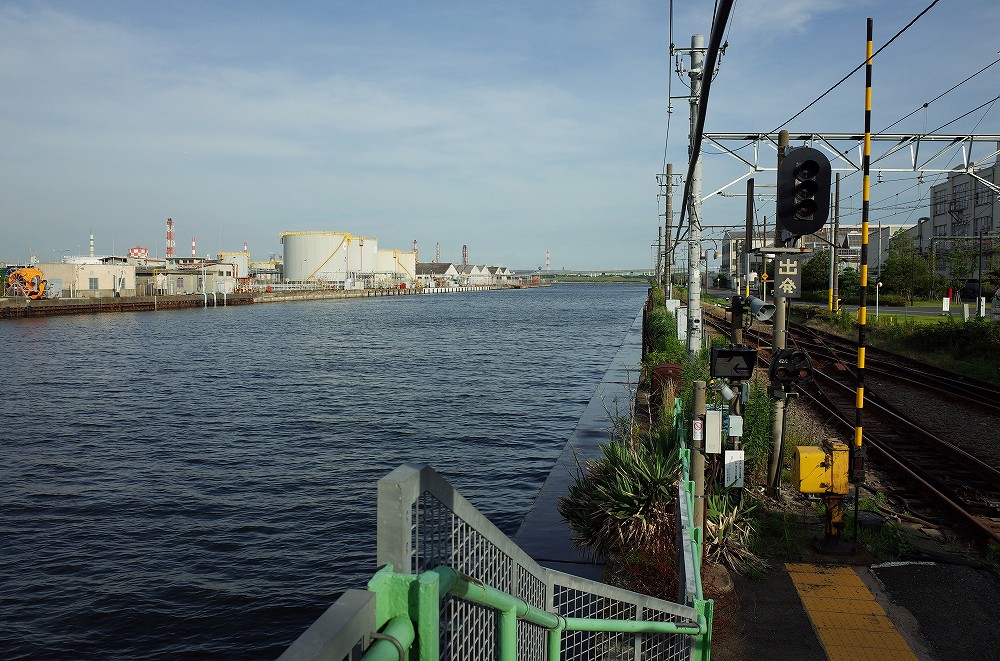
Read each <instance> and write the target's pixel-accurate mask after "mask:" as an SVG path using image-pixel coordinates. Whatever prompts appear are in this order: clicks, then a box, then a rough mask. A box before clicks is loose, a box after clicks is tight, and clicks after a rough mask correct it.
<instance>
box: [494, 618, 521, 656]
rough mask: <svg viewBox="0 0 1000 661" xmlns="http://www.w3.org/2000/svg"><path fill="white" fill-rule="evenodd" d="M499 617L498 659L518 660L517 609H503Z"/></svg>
mask: <svg viewBox="0 0 1000 661" xmlns="http://www.w3.org/2000/svg"><path fill="white" fill-rule="evenodd" d="M497 619H498V620H499V624H498V626H497V628H498V631H497V643H498V644H499V647H500V649H499V650H497V651H498V654H497V658H498V661H517V609H516V608H508V609H507V610H502V611H500V613H499V617H498V618H497Z"/></svg>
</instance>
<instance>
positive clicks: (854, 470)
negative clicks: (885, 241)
mask: <svg viewBox="0 0 1000 661" xmlns="http://www.w3.org/2000/svg"><path fill="white" fill-rule="evenodd" d="M872 23H873V22H872V19H871V18H869V19H868V43H867V46H866V56H867V59H866V60H865V154H864V158H862V160H861V167H862V170H863V174H864V179H863V183H862V188H861V291H860V292H859V293H860V299H859V301H858V392H857V400H856V403H855V416H854V443H853V444H852V445H851V454H850V464H851V470H850V473H851V475H850V477H851V481H852V482H854V483H855V484H858V483H862V482H864V480H865V448H864V445H863V443H862V438H863V433H862V430H863V426H862V419H863V414H864V406H865V329H866V326H867V317H868V211H869V209H868V199H869V198H868V195H869V190H870V187H869V184H870V177H871V153H872V151H871V150H872V133H871V131H872Z"/></svg>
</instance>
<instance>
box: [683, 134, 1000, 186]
mask: <svg viewBox="0 0 1000 661" xmlns="http://www.w3.org/2000/svg"><path fill="white" fill-rule="evenodd" d="M704 141H705V142H704V144H711V145H713V146H715V147H717V148H718V149H719V150H721V151H722V153H723V154H726V155H728V156H731V157H732V158H734V159H736V160H737V161H739V162H741V163H743V164H744V165H745V166H746V167H747V168H749V171H748V172H747V173H746V174H744V175H742V176H740V177H738V178H736V179H734V180H733V181H731V182H729V183H728V184H726V185H724V186H722V187H720V188H717V189H716V190H714V191H712V192H710V193H708V194H707V195H705V196H704V197H703V198H702V201H705V200H707V199H709V198H711V197H713V196H715V195H718V194H720V193H722V192H723V191H725V190H726V189H728V188H729V187H730V186H734V185H736V184H738V183H740V182H741V181H744V180H745V179H747V178H748V177H750V176H752V175H753V174H754V173H755V172H776V171H777V169H778V167H777V162H778V159H777V153H778V134H777V133H706V134H705V135H704ZM788 141H789V144H790V145H792V146H802V145H805V146H809V147H813V148H815V149H820V150H822V151H826V152H828V153H829V155H830V164H831V166H832V169H833V171H834V172H851V173H853V172H860V171H861V161H862V155H863V154H864V143H865V136H864V134H863V133H861V134H858V133H789V135H788ZM732 142H742V143H745V144H743V145H742V146H740V147H737V148H730V147H727V146H725V144H724V143H732ZM871 142H872V150H871V163H870V167H871V169H872V170H873V171H875V172H917V173H921V174H935V173H946V172H964V173H966V174H968V175H970V176H971V177H973V178H974V179H976V180H977V181H979V182H980V183H982V184H983V185H984V186H986V187H987V188H990V189H992V190H993V191H994V192H995V193H1000V187H998V186H997V184H995V183H993V182H991V181H986V180H985V179H982V178H981V177H979V176H978V175H977V174H976V173H975V168H976V166H977V164H985V163H988V162H992V161H993V160H994V159H996V158H997V156H998V155H1000V135H957V134H952V135H945V134H938V133H935V134H906V133H876V134H872V136H871ZM843 143H850V144H849V145H848V146H846V147H845V148H843V149H841V148H840V147H839V146H838V145H842V144H843ZM987 144H988V146H986V145H987ZM876 145H878V146H879V147H880V148H881V149H880V153H877V152H876V151H875V149H874V147H875V146H876ZM751 146H752V147H753V151H752V156H747V155H744V154H743V153H740V152H743V151H744V150H745V149H746V148H747V147H751ZM976 147H979V148H980V149H982V150H983V151H982V155H981V156H980V157H979V158H978V160H975V161H974V160H973V150H974V148H976ZM921 148H923V150H924V154H923V156H921ZM762 150H763V151H764V153H765V158H764V160H765V161H766V162H767V164H766V165H765V164H763V163H762V160H761V151H762ZM855 151H856V152H857V155H856V156H855V154H854V152H855ZM928 151H930V152H931V154H932V155H931V156H929V157H928V156H927V152H928ZM907 152H908V153H909V165H906V164H905V163H900V161H901V160H902V154H904V153H907ZM958 153H961V157H962V165H961V166H951V167H948V166H947V165H946V161H945V160H944V159H945V157H946V156H947V157H949V159H948V162H950V161H951V160H952V159H953V158H954V156H955V155H956V154H958ZM894 157H895V158H894ZM883 162H885V164H884V165H878V164H879V163H883Z"/></svg>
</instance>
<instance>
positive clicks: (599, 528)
mask: <svg viewBox="0 0 1000 661" xmlns="http://www.w3.org/2000/svg"><path fill="white" fill-rule="evenodd" d="M672 432H673V430H671V429H670V428H669V427H666V426H660V427H657V428H654V429H653V430H651V431H649V432H646V433H634V430H629V434H628V436H626V437H622V436H620V435H619V436H618V437H617V438H613V439H612V440H611V441H609V442H608V443H605V444H602V445H601V457H600V458H598V459H595V460H591V461H587V462H586V464H585V465H584V466H582V467H580V468H579V471H578V474H577V476H576V480H575V481H574V483H573V484H572V485H571V486H570V488H569V494H568V495H567V496H565V497H563V498H561V499H560V501H559V513H560V514H561V515H562V516H563V517H564V518H565V519H566V521H567V522H568V523H569V524H570V527H571V528H572V529H573V532H574V536H573V541H574V543H576V544H577V545H579V546H582V547H585V548H587V549H588V550H589V551H590V552H591V553H592V554H593V555H594V556H595V557H603V558H607V557H610V556H613V555H615V554H621V553H623V552H626V551H630V550H634V549H650V548H653V547H654V546H655V545H656V544H657V543H658V540H661V539H664V538H666V537H667V536H668V535H669V533H670V531H671V530H672V525H673V524H672V518H673V517H674V515H675V510H674V507H675V502H676V489H675V487H676V484H677V480H678V476H679V474H680V462H679V459H678V454H677V445H676V437H675V435H674V434H673V433H672Z"/></svg>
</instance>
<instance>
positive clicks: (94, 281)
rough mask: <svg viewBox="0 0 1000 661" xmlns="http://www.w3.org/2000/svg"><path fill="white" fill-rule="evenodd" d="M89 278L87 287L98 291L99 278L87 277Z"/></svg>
mask: <svg viewBox="0 0 1000 661" xmlns="http://www.w3.org/2000/svg"><path fill="white" fill-rule="evenodd" d="M87 280H88V284H87V289H89V290H91V291H97V289H98V288H99V287H98V285H97V278H87Z"/></svg>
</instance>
